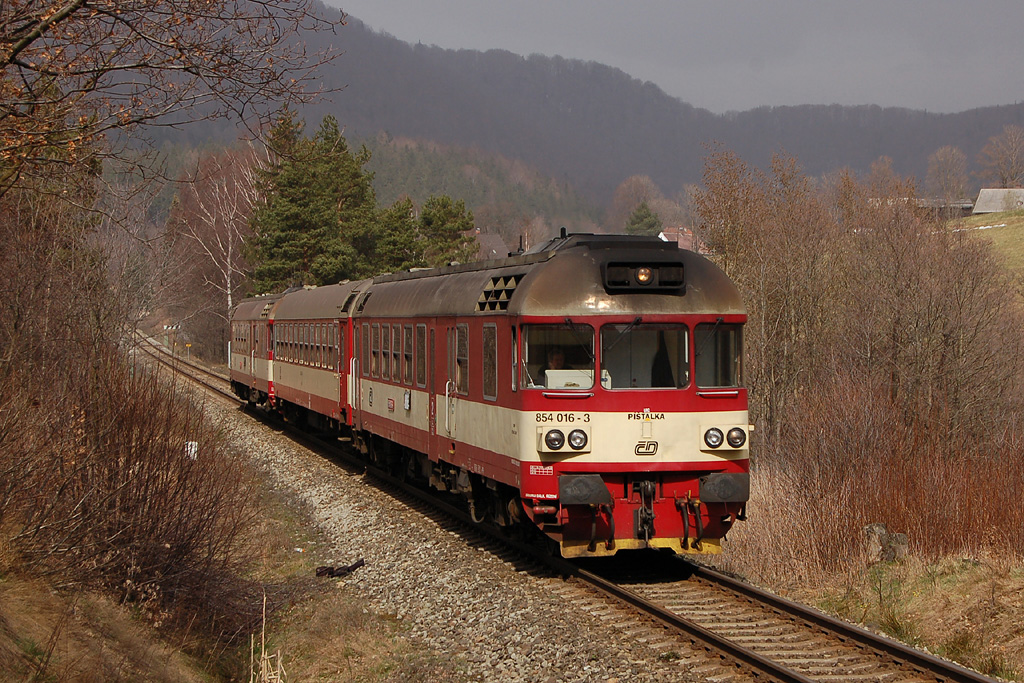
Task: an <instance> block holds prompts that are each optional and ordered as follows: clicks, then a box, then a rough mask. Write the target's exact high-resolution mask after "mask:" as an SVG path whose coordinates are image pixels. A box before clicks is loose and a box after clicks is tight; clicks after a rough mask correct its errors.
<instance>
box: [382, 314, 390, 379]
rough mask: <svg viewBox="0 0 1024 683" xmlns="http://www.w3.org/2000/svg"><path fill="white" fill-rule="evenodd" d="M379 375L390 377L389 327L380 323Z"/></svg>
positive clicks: (384, 377) (385, 377)
mask: <svg viewBox="0 0 1024 683" xmlns="http://www.w3.org/2000/svg"><path fill="white" fill-rule="evenodd" d="M380 328H381V329H380V331H381V347H380V376H381V377H382V378H383V379H390V378H391V327H389V326H388V325H381V326H380Z"/></svg>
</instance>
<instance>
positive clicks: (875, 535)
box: [864, 522, 909, 563]
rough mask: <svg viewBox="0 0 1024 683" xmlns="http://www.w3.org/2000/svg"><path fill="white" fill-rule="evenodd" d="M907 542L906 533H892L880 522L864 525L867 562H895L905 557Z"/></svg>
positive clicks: (907, 547) (907, 548)
mask: <svg viewBox="0 0 1024 683" xmlns="http://www.w3.org/2000/svg"><path fill="white" fill-rule="evenodd" d="M908 550H909V542H908V540H907V535H906V534H894V533H892V532H890V531H889V529H888V527H886V526H885V525H884V524H882V523H881V522H874V523H872V524H868V525H867V526H866V527H864V552H865V553H866V554H867V557H868V562H871V563H875V562H896V561H899V560H903V559H905V558H906V557H907V553H908Z"/></svg>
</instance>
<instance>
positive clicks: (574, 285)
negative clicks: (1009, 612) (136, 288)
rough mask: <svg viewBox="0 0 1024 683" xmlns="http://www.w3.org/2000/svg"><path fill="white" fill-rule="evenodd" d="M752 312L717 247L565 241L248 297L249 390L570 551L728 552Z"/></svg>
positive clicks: (743, 491) (238, 327) (743, 464)
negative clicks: (713, 251) (714, 253)
mask: <svg viewBox="0 0 1024 683" xmlns="http://www.w3.org/2000/svg"><path fill="white" fill-rule="evenodd" d="M745 322H746V312H745V309H744V307H743V303H742V300H741V297H740V294H739V291H738V290H737V288H736V286H735V285H734V283H733V282H731V281H730V279H729V278H728V277H727V276H726V275H725V273H724V272H723V271H722V270H721V269H719V268H718V267H717V266H716V265H714V264H713V263H712V262H711V261H710V260H709V259H707V258H705V257H704V256H702V255H700V254H697V253H695V252H692V251H688V250H684V249H680V248H679V247H678V246H677V245H676V244H674V243H670V242H665V241H663V240H661V239H659V238H657V237H641V236H629V235H603V234H579V233H575V234H567V233H566V232H565V231H564V230H563V231H562V232H561V234H560V235H558V236H557V237H555V238H553V239H551V240H548V241H546V242H544V243H543V244H540V245H538V246H536V247H535V248H533V249H530V250H528V251H526V252H522V253H518V254H510V255H509V256H508V257H507V258H504V259H498V260H491V261H481V262H475V263H465V264H452V265H449V266H445V267H442V268H435V269H413V270H410V271H403V272H399V273H392V274H387V275H381V276H377V277H373V278H370V279H365V280H360V281H346V282H342V283H339V284H334V285H327V286H319V287H303V288H294V289H293V290H289V291H287V292H285V293H283V294H276V295H270V296H258V297H253V298H249V299H246V300H244V301H242V302H240V303H239V304H237V305H236V306H235V307H234V309H233V311H232V315H231V344H230V349H229V357H230V380H231V384H232V387H233V390H234V392H235V393H236V394H237V395H238V396H239V397H241V398H242V399H244V400H246V401H248V402H249V403H251V404H254V405H259V406H263V407H264V408H266V409H267V410H270V411H273V412H275V413H278V414H280V415H281V416H282V417H283V418H284V419H285V420H287V421H289V422H293V423H296V424H299V425H301V426H303V427H310V428H314V429H317V430H321V431H323V432H326V433H329V434H335V435H337V436H338V437H340V438H347V439H350V440H351V442H352V443H353V445H354V446H355V447H356V448H358V449H359V452H360V453H361V454H362V455H363V456H364V457H365V458H366V459H367V460H368V461H369V462H371V463H373V464H375V465H376V466H379V467H381V468H386V469H387V470H388V471H390V472H392V473H394V474H396V475H398V476H401V477H405V478H407V479H409V480H410V481H414V482H418V483H420V484H422V485H424V486H430V487H432V488H434V489H437V490H439V491H444V492H448V493H449V494H454V495H456V496H458V497H460V499H462V500H463V501H464V503H465V505H466V506H467V508H468V510H469V512H470V514H471V515H472V518H473V520H474V521H477V522H480V523H489V524H494V525H497V526H500V527H505V528H507V529H509V530H517V529H518V530H523V529H528V530H531V531H532V532H533V533H535V534H536V532H539V533H540V534H541V538H542V539H544V540H545V542H546V543H548V544H550V545H551V546H552V548H553V549H556V550H557V552H558V553H560V554H561V555H562V556H563V557H566V558H581V557H601V556H609V555H614V554H615V553H617V552H619V551H623V550H634V549H640V548H656V549H664V550H666V551H672V552H675V553H686V554H707V553H718V552H721V549H722V540H723V539H724V538H725V536H726V534H727V533H728V532H729V530H730V529H731V528H732V527H733V525H734V524H735V522H736V521H739V520H743V519H745V517H746V506H747V500H748V498H749V490H750V467H749V464H750V451H749V448H750V433H751V430H752V426H751V425H750V424H748V419H749V418H748V411H747V399H748V397H747V389H746V388H745V387H744V386H743V382H742V380H743V326H744V324H745Z"/></svg>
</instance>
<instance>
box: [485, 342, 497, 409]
mask: <svg viewBox="0 0 1024 683" xmlns="http://www.w3.org/2000/svg"><path fill="white" fill-rule="evenodd" d="M483 355H484V359H483V369H484V398H489V399H491V400H492V401H493V400H494V399H496V398H497V397H498V328H497V327H496V326H495V325H493V324H487V325H484V338H483Z"/></svg>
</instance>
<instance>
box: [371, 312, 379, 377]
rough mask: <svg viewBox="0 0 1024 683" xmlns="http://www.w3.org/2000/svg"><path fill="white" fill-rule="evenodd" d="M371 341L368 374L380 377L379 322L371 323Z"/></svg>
mask: <svg viewBox="0 0 1024 683" xmlns="http://www.w3.org/2000/svg"><path fill="white" fill-rule="evenodd" d="M372 329H373V341H372V345H371V351H370V354H371V355H370V375H372V376H373V377H380V323H374V324H373V328H372Z"/></svg>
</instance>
